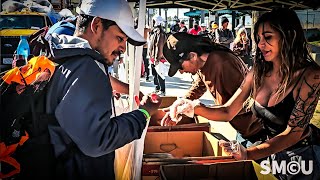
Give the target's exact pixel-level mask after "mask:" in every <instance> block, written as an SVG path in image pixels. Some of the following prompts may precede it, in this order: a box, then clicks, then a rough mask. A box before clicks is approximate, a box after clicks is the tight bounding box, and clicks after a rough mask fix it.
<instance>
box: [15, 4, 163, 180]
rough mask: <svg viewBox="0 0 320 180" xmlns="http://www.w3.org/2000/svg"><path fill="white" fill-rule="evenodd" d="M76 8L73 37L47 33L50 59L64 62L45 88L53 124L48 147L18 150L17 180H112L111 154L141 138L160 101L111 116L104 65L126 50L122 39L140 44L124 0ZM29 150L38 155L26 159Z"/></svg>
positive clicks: (147, 101) (148, 101) (146, 101)
mask: <svg viewBox="0 0 320 180" xmlns="http://www.w3.org/2000/svg"><path fill="white" fill-rule="evenodd" d="M80 9H81V13H80V14H79V16H78V19H77V23H76V30H75V33H74V36H68V35H57V34H55V33H53V34H52V38H51V41H50V47H51V52H52V55H53V58H54V59H55V60H64V59H68V61H66V62H64V63H63V64H61V66H59V68H58V69H56V72H55V73H54V75H53V77H52V78H51V80H50V81H51V82H50V86H49V87H48V90H47V96H46V107H45V109H46V114H48V115H52V116H53V117H52V118H54V119H55V121H56V123H52V124H50V125H49V126H48V135H47V134H44V136H48V137H43V138H48V139H50V142H49V143H48V144H41V146H39V144H32V142H29V143H31V144H29V146H25V147H24V148H31V149H22V153H24V154H26V156H25V158H24V161H23V162H22V163H21V172H20V178H21V179H27V178H26V177H33V178H32V179H38V178H40V177H41V178H42V179H115V174H114V158H115V150H116V149H118V148H120V147H122V146H124V145H125V144H127V143H130V142H132V141H133V140H135V139H139V138H140V137H141V135H142V132H143V130H144V129H145V127H146V124H147V119H148V118H149V117H150V115H152V114H153V113H154V112H155V111H157V109H158V107H159V105H160V103H161V100H160V99H159V96H157V95H156V96H155V97H154V99H151V97H150V96H144V97H143V98H142V101H141V104H140V105H139V106H140V107H139V108H140V109H138V110H134V111H131V112H128V113H123V114H121V115H120V116H116V114H114V113H115V112H114V104H113V102H114V100H113V92H112V90H113V89H116V88H115V87H114V86H113V85H112V86H111V80H110V77H109V75H108V73H107V69H108V67H107V66H110V65H112V64H113V62H114V60H115V59H116V58H117V57H118V56H119V55H120V54H122V53H124V52H125V51H126V42H127V41H128V42H129V43H131V44H133V45H135V46H141V45H143V44H144V43H145V40H144V38H143V37H142V36H141V35H140V34H139V33H138V32H137V31H136V30H135V29H134V27H133V18H132V17H133V16H132V12H131V9H130V7H129V4H128V2H127V1H125V0H83V1H82V4H81V7H80ZM41 137H42V136H41ZM43 148H49V149H50V151H48V150H46V149H43ZM42 150H45V151H42ZM29 151H30V152H39V154H38V156H39V157H38V158H33V157H31V156H28V153H26V152H29ZM45 152H47V154H43V153H45ZM22 153H21V154H22ZM43 157H46V158H43ZM48 157H56V158H55V159H54V160H53V161H47V158H48ZM49 162H52V164H51V163H50V164H49Z"/></svg>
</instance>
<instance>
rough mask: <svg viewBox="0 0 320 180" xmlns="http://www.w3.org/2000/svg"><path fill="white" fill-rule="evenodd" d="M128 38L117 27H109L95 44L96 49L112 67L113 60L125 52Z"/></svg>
mask: <svg viewBox="0 0 320 180" xmlns="http://www.w3.org/2000/svg"><path fill="white" fill-rule="evenodd" d="M127 40H128V37H127V36H126V35H125V34H124V33H123V32H122V31H121V30H120V28H119V27H118V26H117V25H113V26H110V27H109V28H108V29H107V30H103V31H102V33H101V35H100V38H99V40H98V42H97V44H98V46H97V49H98V51H99V52H100V54H101V55H103V57H104V58H106V60H107V62H106V63H107V64H108V65H112V64H113V62H114V60H115V59H116V58H117V57H118V56H119V55H120V54H121V53H124V52H125V51H126V41H127Z"/></svg>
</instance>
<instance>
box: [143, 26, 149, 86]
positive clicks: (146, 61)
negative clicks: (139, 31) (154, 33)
mask: <svg viewBox="0 0 320 180" xmlns="http://www.w3.org/2000/svg"><path fill="white" fill-rule="evenodd" d="M150 32H151V29H150V28H147V27H145V28H144V30H143V33H144V39H149V34H150ZM148 43H149V42H148V41H147V43H146V44H144V45H143V50H142V58H143V64H144V74H143V76H144V77H145V78H146V81H147V82H149V81H150V79H149V76H150V70H149V59H148V58H147V54H148Z"/></svg>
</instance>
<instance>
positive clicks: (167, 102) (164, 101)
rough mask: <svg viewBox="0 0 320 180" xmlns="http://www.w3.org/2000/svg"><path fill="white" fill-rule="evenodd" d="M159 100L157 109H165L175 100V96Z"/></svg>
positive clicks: (163, 97)
mask: <svg viewBox="0 0 320 180" xmlns="http://www.w3.org/2000/svg"><path fill="white" fill-rule="evenodd" d="M161 100H162V101H161V104H160V107H159V108H166V107H169V106H171V104H173V102H175V101H176V100H177V96H162V97H161Z"/></svg>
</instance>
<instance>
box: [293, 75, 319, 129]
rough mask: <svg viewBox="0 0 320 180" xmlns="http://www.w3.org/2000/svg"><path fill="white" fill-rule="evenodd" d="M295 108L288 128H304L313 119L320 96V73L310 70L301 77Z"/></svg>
mask: <svg viewBox="0 0 320 180" xmlns="http://www.w3.org/2000/svg"><path fill="white" fill-rule="evenodd" d="M297 91H298V93H297V97H296V102H295V106H294V108H293V111H292V113H291V116H290V120H289V126H291V127H300V128H305V127H306V126H307V125H308V124H309V123H310V120H311V118H312V117H313V113H314V111H315V108H316V106H317V104H318V100H319V96H320V71H319V70H311V71H309V72H308V73H306V76H305V77H303V79H302V83H301V86H299V87H298V89H297Z"/></svg>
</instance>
